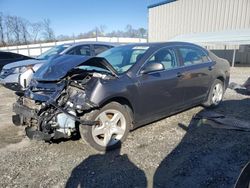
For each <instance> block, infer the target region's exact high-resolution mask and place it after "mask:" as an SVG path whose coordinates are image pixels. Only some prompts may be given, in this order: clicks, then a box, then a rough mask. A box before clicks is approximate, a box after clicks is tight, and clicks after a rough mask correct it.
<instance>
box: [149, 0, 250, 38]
mask: <svg viewBox="0 0 250 188" xmlns="http://www.w3.org/2000/svg"><path fill="white" fill-rule="evenodd" d="M148 11H149V17H148V32H149V36H148V40H149V42H159V41H167V40H169V39H171V38H173V37H175V36H177V35H180V34H189V33H201V32H214V31H223V30H235V29H245V28H250V0H177V1H174V2H171V3H167V4H163V5H160V6H156V7H152V8H149V9H148Z"/></svg>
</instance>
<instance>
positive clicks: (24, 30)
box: [18, 17, 31, 44]
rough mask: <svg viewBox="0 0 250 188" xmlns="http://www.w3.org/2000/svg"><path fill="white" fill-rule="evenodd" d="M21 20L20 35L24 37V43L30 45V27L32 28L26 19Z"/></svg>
mask: <svg viewBox="0 0 250 188" xmlns="http://www.w3.org/2000/svg"><path fill="white" fill-rule="evenodd" d="M18 20H19V30H20V35H21V37H22V43H24V44H28V42H29V41H30V40H29V38H30V33H29V27H30V25H31V24H30V22H29V21H28V20H26V19H24V18H20V17H19V18H18Z"/></svg>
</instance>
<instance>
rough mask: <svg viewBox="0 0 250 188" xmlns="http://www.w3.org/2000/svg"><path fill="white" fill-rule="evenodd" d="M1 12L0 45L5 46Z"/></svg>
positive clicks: (1, 14)
mask: <svg viewBox="0 0 250 188" xmlns="http://www.w3.org/2000/svg"><path fill="white" fill-rule="evenodd" d="M3 24H4V22H3V13H0V45H2V46H5V45H6V43H5V39H4V29H3Z"/></svg>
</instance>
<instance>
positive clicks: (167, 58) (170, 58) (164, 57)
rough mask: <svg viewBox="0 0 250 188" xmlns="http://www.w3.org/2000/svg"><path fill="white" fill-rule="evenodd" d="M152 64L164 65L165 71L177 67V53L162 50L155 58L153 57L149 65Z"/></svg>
mask: <svg viewBox="0 0 250 188" xmlns="http://www.w3.org/2000/svg"><path fill="white" fill-rule="evenodd" d="M152 62H157V63H162V64H163V66H164V68H165V70H168V69H172V68H175V67H177V62H176V58H175V53H174V51H173V50H172V49H170V48H162V49H160V50H159V51H157V52H156V53H155V54H154V55H153V56H151V58H150V59H149V61H148V62H147V63H152Z"/></svg>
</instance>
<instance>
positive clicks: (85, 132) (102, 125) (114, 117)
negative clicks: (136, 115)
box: [79, 102, 132, 151]
mask: <svg viewBox="0 0 250 188" xmlns="http://www.w3.org/2000/svg"><path fill="white" fill-rule="evenodd" d="M83 118H84V119H86V120H92V121H98V122H99V123H98V124H97V125H94V126H84V125H80V129H79V130H80V134H81V137H82V138H83V139H84V140H85V141H86V142H87V143H88V144H89V145H90V146H92V147H93V148H95V149H96V150H99V151H105V150H110V149H114V148H117V147H119V146H120V144H121V143H122V142H123V141H124V140H125V139H126V138H127V135H128V132H129V127H130V125H131V122H132V121H131V117H130V114H129V113H128V111H127V109H126V107H125V106H123V105H121V104H119V103H117V102H111V103H109V104H107V105H105V106H104V107H102V108H101V109H100V110H94V111H92V112H90V113H87V114H85V115H84V117H83Z"/></svg>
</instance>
